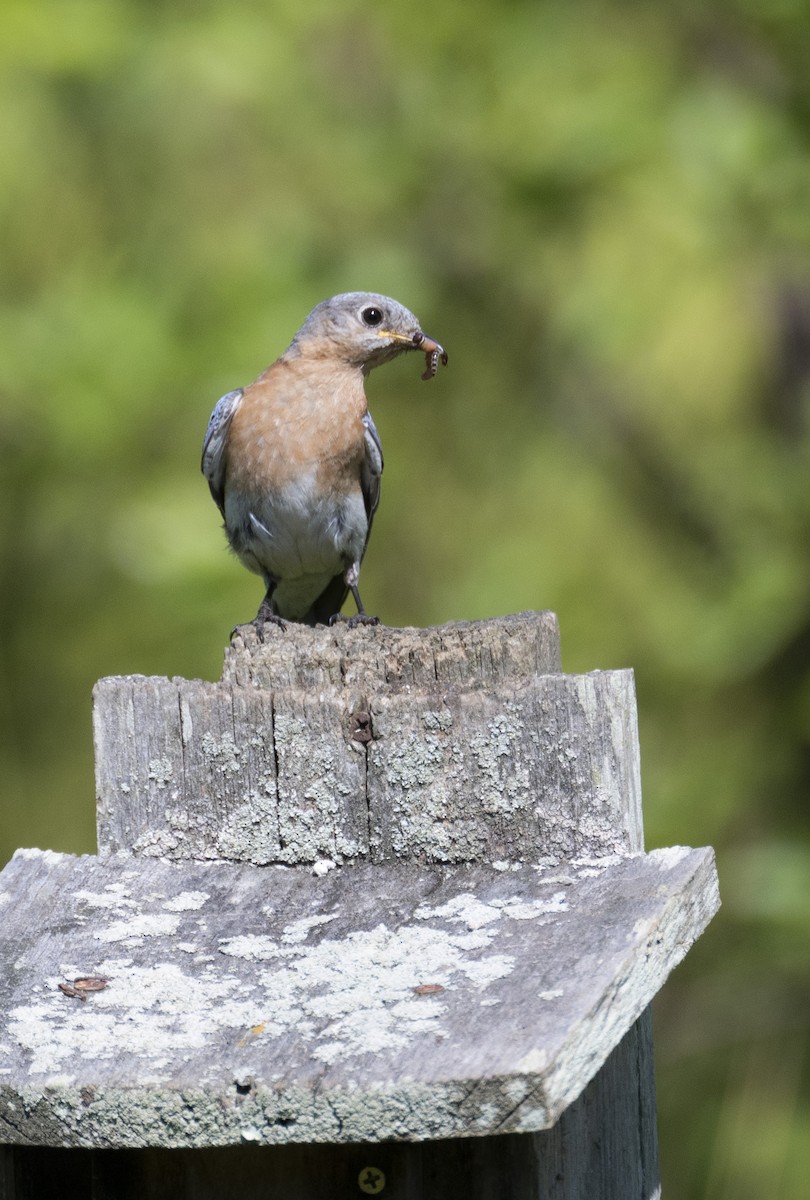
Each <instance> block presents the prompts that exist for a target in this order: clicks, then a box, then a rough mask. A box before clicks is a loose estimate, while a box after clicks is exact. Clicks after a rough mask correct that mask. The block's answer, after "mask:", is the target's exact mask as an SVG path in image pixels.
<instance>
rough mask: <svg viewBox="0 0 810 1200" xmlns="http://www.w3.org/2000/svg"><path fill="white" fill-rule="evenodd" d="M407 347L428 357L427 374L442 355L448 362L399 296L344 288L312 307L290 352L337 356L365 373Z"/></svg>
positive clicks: (434, 369)
mask: <svg viewBox="0 0 810 1200" xmlns="http://www.w3.org/2000/svg"><path fill="white" fill-rule="evenodd" d="M404 350H421V351H422V353H423V354H425V355H427V361H428V367H427V370H426V371H425V374H424V376H423V378H432V376H433V375H435V374H436V369H437V367H438V363H439V360H440V359H441V361H442V362H443V363H445V364H446V363H447V354H446V352H445V350H444V348H443V347H442V346H440V345H439V343H438V342H436V341H434V340H433V338H430V337H428V336H427V334H425V333H423V332H422V329H421V327H420V325H419V322H418V321H417V319H416V317H415V316H414V315H413V313H412V312H409V311H408V309H407V308H404V307H403V305H401V304H399V303H398V302H397V301H396V300H392V299H391V297H390V296H380V295H378V294H377V293H376V292H345V293H343V294H342V295H340V296H332V297H331V299H329V300H324V301H322V303H320V304H318V305H316V307H315V308H313V310H312V312H311V313H310V314H309V316H308V317H307V319H306V321H304V324H303V325H302V326H301V328H300V329H299V330H298V333H297V334H296V335H295V337H294V338H293V341H292V344H291V346H290V349H289V351H288V353H290V352H292V353H294V354H295V353H298V354H308V355H315V356H323V357H330V358H332V357H337V358H340V359H342V360H343V361H344V362H347V363H349V364H350V365H351V366H353V367H358V368H359V369H360V370H362V372H363V374H364V375H367V374H368V372H369V371H371V370H373V369H374V367H379V366H380V365H381V364H382V363H385V362H389V361H390V360H391V359H392V358H396V356H397V355H398V354H401V353H402V352H403V351H404Z"/></svg>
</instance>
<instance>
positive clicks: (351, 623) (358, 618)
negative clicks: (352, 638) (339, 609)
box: [329, 612, 380, 629]
mask: <svg viewBox="0 0 810 1200" xmlns="http://www.w3.org/2000/svg"><path fill="white" fill-rule="evenodd" d="M341 623H343V624H345V626H346V628H347V629H356V628H357V626H358V625H379V623H380V618H379V617H370V616H369V615H368V613H364V612H359V613H355V615H354V616H353V617H344V615H343V613H334V615H333V616H331V617H330V618H329V624H330V625H339V624H341Z"/></svg>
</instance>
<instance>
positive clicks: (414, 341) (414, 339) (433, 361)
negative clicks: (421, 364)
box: [377, 329, 447, 379]
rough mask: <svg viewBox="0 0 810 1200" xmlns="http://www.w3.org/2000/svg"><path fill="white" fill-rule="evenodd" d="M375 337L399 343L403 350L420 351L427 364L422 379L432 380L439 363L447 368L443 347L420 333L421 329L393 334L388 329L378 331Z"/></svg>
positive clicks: (445, 353)
mask: <svg viewBox="0 0 810 1200" xmlns="http://www.w3.org/2000/svg"><path fill="white" fill-rule="evenodd" d="M377 336H378V337H381V338H390V339H391V340H392V341H394V342H401V343H402V349H403V350H421V351H422V353H423V354H424V355H425V361H426V364H427V365H426V367H425V371H424V374H423V375H422V378H423V379H432V378H433V376H434V375H435V374H436V372H437V371H438V369H439V363H440V362H441V363H442V364H443V366H445V367H446V366H447V351H446V350H445V348H444V346H442V345H440V344H439V342H437V341H434V339H433V338H431V337H428V335H427V334H426V333H422V330H421V329H417V330H416V332H415V333H394V332H393V331H392V330H390V329H378V330H377Z"/></svg>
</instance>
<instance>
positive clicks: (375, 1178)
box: [357, 1167, 385, 1196]
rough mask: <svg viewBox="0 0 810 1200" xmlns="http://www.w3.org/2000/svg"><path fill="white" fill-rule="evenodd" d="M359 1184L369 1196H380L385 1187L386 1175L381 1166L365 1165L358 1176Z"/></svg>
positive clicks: (361, 1189) (362, 1190)
mask: <svg viewBox="0 0 810 1200" xmlns="http://www.w3.org/2000/svg"><path fill="white" fill-rule="evenodd" d="M357 1186H358V1187H359V1188H360V1191H361V1192H365V1194H366V1195H367V1196H379V1194H380V1192H381V1191H382V1190H383V1188H384V1187H385V1175H384V1174H383V1172H382V1171H381V1170H380V1169H379V1167H363V1170H362V1171H361V1172H360V1174H359V1175H358V1176H357Z"/></svg>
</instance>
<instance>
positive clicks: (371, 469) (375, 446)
mask: <svg viewBox="0 0 810 1200" xmlns="http://www.w3.org/2000/svg"><path fill="white" fill-rule="evenodd" d="M363 427H364V429H365V441H366V453H365V458H364V459H363V464H362V466H361V468H360V487H361V489H362V492H363V501H364V503H365V506H366V516H367V517H368V533H371V519H372V517H373V516H374V513H375V512H376V511H377V505H378V504H379V503H380V477H381V475H382V473H383V451H382V444H381V442H380V435H379V434H378V433H377V426H376V425H375V424H374V420H373V418H372V416H371V413H370V412H367V413H366V414H365V416H364V417H363ZM368 533H367V534H366V541H368Z"/></svg>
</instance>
